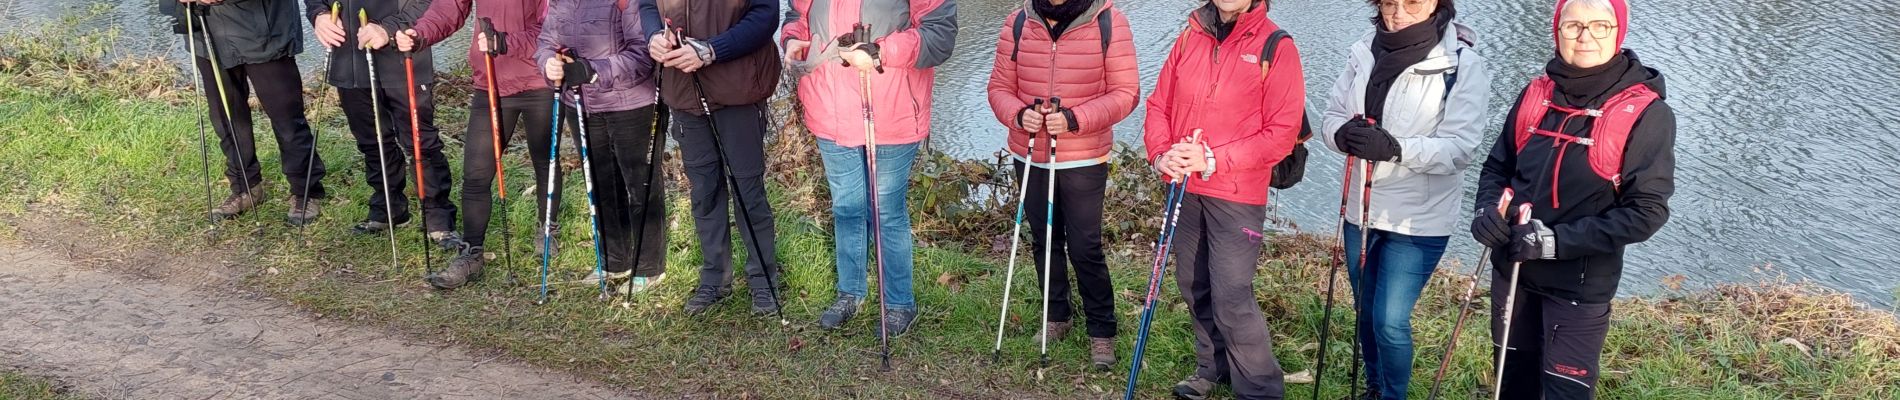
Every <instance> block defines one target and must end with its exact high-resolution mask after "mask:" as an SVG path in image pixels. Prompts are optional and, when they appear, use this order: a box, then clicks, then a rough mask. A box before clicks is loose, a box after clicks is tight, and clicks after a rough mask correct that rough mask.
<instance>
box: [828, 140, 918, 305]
mask: <svg viewBox="0 0 1900 400" xmlns="http://www.w3.org/2000/svg"><path fill="white" fill-rule="evenodd" d="M919 145H920V143H911V144H899V145H879V146H877V172H878V173H877V201H878V216H877V219H878V221H877V225H878V227H879V232H880V234H882V235H883V239H884V240H883V246H881V247H883V254H884V276H883V281H882V282H883V287H884V293H883V296H884V304H885V305H886V306H888V307H889V308H892V309H899V310H916V309H917V299H916V297H915V296H914V294H913V293H912V292H911V277H910V275H911V248H912V244H913V242H912V241H911V234H910V213H909V208H908V207H907V206H905V201H904V194H905V193H907V192H909V191H910V167H911V161H913V160H916V158H917V148H918V147H919ZM818 154H819V156H820V157H821V158H823V159H824V163H825V181H826V183H828V184H830V185H831V217H832V219H833V223H832V229H833V230H835V232H834V233H833V234H832V242H833V245H834V246H836V249H837V251H836V252H837V256H838V293H841V294H848V295H852V296H858V298H867V297H868V296H866V295H865V293H866V292H868V290H867V289H865V274H866V271H868V270H869V267H867V266H865V264H866V260H867V259H868V258H869V257H868V256H867V254H868V253H870V250H869V249H868V248H869V247H870V243H871V242H870V239H869V238H867V235H868V234H869V233H870V226H871V222H870V218H869V214H870V209H871V204H870V203H871V201H870V197H869V193H867V192H866V190H865V187H866V185H865V179H864V175H865V172H866V169H865V165H864V148H863V147H842V146H838V143H837V142H833V141H830V140H825V139H818Z"/></svg>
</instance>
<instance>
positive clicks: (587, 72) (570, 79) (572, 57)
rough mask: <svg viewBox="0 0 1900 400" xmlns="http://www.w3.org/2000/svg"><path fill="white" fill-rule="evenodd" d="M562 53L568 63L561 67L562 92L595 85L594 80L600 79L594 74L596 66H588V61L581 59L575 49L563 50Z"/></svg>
mask: <svg viewBox="0 0 1900 400" xmlns="http://www.w3.org/2000/svg"><path fill="white" fill-rule="evenodd" d="M560 53H561V56H563V57H567V63H566V64H563V65H562V66H561V89H562V90H567V89H575V88H579V87H580V86H581V85H585V84H589V83H594V78H597V77H599V76H598V75H597V74H595V73H594V66H593V65H591V64H588V63H587V59H585V58H580V56H578V55H577V54H576V53H575V52H574V49H562V50H561V52H560Z"/></svg>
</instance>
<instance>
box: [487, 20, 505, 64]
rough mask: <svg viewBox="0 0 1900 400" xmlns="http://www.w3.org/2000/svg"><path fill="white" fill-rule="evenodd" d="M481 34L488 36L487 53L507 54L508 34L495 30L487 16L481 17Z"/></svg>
mask: <svg viewBox="0 0 1900 400" xmlns="http://www.w3.org/2000/svg"><path fill="white" fill-rule="evenodd" d="M482 34H483V35H487V36H488V50H489V51H488V55H491V56H492V55H500V54H508V34H506V33H501V31H497V30H495V22H494V21H490V20H489V19H488V17H482Z"/></svg>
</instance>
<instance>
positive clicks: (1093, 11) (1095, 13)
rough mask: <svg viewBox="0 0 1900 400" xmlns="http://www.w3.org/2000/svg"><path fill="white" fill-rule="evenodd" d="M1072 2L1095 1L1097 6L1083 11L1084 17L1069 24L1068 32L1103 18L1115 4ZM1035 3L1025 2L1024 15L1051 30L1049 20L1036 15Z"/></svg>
mask: <svg viewBox="0 0 1900 400" xmlns="http://www.w3.org/2000/svg"><path fill="white" fill-rule="evenodd" d="M1070 1H1093V2H1095V4H1094V5H1091V6H1089V9H1088V11H1083V12H1082V15H1080V16H1076V17H1075V22H1073V23H1070V24H1069V28H1068V30H1074V29H1075V28H1076V27H1078V26H1082V24H1084V23H1086V22H1087V21H1093V20H1095V19H1096V18H1099V17H1101V14H1102V13H1103V12H1104V10H1108V7H1109V6H1111V5H1113V4H1114V1H1113V0H1070ZM1034 2H1035V0H1023V14H1024V15H1027V16H1028V17H1029V19H1031V20H1035V21H1036V24H1038V25H1041V26H1042V28H1043V29H1050V28H1051V27H1050V26H1049V20H1048V19H1047V18H1043V17H1042V15H1041V14H1036V5H1035V4H1034ZM1050 33H1051V34H1054V33H1057V32H1050ZM1061 33H1068V32H1066V31H1065V32H1061Z"/></svg>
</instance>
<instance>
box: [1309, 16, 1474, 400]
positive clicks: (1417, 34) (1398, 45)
mask: <svg viewBox="0 0 1900 400" xmlns="http://www.w3.org/2000/svg"><path fill="white" fill-rule="evenodd" d="M1371 3H1372V4H1373V5H1374V6H1377V9H1378V13H1377V14H1376V15H1374V16H1373V17H1372V25H1373V26H1372V28H1373V29H1372V30H1371V32H1368V33H1366V34H1365V36H1363V37H1362V38H1361V39H1359V41H1357V42H1354V43H1353V44H1352V47H1351V48H1350V49H1349V50H1348V55H1347V64H1346V70H1345V71H1344V72H1343V73H1341V74H1340V75H1339V79H1338V81H1336V82H1335V83H1334V84H1333V88H1332V91H1331V95H1330V96H1329V97H1328V98H1329V99H1330V100H1329V101H1328V102H1327V107H1326V110H1325V112H1324V113H1323V114H1322V118H1323V125H1322V127H1321V129H1320V135H1321V138H1322V139H1323V140H1321V142H1324V143H1326V146H1327V147H1328V148H1331V149H1333V150H1334V151H1338V152H1341V153H1343V154H1345V155H1347V156H1350V157H1352V158H1354V159H1356V160H1357V161H1356V162H1354V163H1353V164H1352V166H1351V167H1350V168H1353V171H1354V173H1352V174H1350V175H1351V177H1352V179H1353V181H1352V182H1349V183H1348V184H1349V187H1351V188H1354V189H1353V190H1362V189H1361V188H1365V187H1366V186H1365V185H1364V181H1362V179H1365V178H1366V175H1365V173H1364V171H1365V170H1364V169H1363V168H1367V167H1368V166H1370V168H1372V171H1373V172H1372V178H1371V179H1372V186H1371V192H1372V201H1371V202H1370V204H1371V209H1370V212H1369V213H1368V215H1369V216H1370V218H1366V219H1368V220H1364V221H1362V220H1361V218H1360V213H1359V212H1358V211H1353V212H1348V213H1346V214H1347V218H1349V219H1348V221H1347V222H1348V223H1347V225H1346V227H1345V230H1344V236H1345V238H1344V241H1345V244H1346V251H1347V254H1346V262H1347V264H1346V265H1347V273H1348V274H1347V275H1348V277H1349V278H1350V280H1351V281H1352V287H1353V297H1354V299H1355V302H1354V304H1358V305H1360V306H1359V307H1357V308H1358V310H1356V311H1358V318H1356V319H1355V320H1356V321H1357V322H1358V329H1357V332H1358V333H1357V334H1358V335H1359V343H1361V346H1362V348H1361V350H1362V352H1363V354H1365V361H1366V364H1365V365H1366V367H1365V368H1366V369H1365V376H1366V382H1365V383H1366V387H1367V391H1366V397H1365V398H1372V399H1377V398H1386V399H1404V398H1405V397H1406V396H1405V395H1406V388H1407V387H1408V386H1409V384H1410V383H1411V378H1412V350H1413V348H1412V307H1413V306H1414V305H1415V304H1417V303H1418V297H1419V292H1420V291H1422V290H1423V289H1424V288H1425V283H1426V281H1428V280H1430V279H1431V276H1432V272H1433V271H1434V270H1435V269H1437V267H1438V260H1439V257H1440V256H1442V255H1444V253H1445V244H1446V243H1447V242H1448V241H1449V240H1450V239H1451V235H1452V234H1453V233H1454V232H1456V230H1457V224H1458V222H1457V221H1458V218H1459V211H1460V210H1459V207H1460V205H1459V203H1458V200H1457V197H1458V195H1459V194H1460V193H1461V191H1460V190H1459V185H1460V184H1461V183H1462V182H1463V179H1462V173H1463V172H1464V170H1465V168H1467V167H1470V166H1471V164H1472V163H1473V162H1474V160H1475V159H1476V158H1477V152H1478V142H1479V141H1480V140H1481V139H1482V138H1483V136H1484V134H1483V133H1482V132H1481V130H1482V129H1484V123H1485V122H1484V120H1485V115H1484V114H1485V110H1486V109H1487V107H1488V105H1489V104H1490V101H1491V95H1490V89H1491V72H1490V70H1489V68H1487V67H1486V66H1485V60H1484V57H1482V56H1480V55H1478V52H1476V51H1473V50H1471V47H1472V46H1473V45H1474V42H1475V35H1473V34H1472V32H1471V29H1470V28H1468V27H1466V26H1464V25H1462V24H1458V23H1456V22H1453V18H1454V17H1456V16H1457V11H1456V10H1455V9H1454V8H1453V7H1452V0H1371ZM1347 197H1348V198H1349V199H1350V201H1351V204H1348V207H1349V208H1348V210H1360V207H1361V205H1360V204H1359V201H1360V199H1361V198H1362V197H1361V196H1359V195H1358V194H1357V193H1353V195H1350V196H1347ZM1361 229H1368V230H1370V231H1367V232H1362V231H1361ZM1362 237H1364V238H1365V241H1366V244H1365V245H1364V247H1361V243H1360V241H1361V238H1362ZM1362 248H1363V249H1364V251H1365V254H1366V256H1365V258H1364V259H1363V261H1364V265H1360V264H1361V258H1360V251H1361V249H1362Z"/></svg>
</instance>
